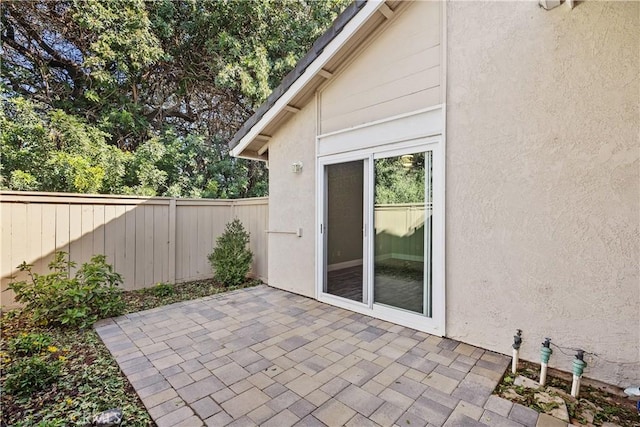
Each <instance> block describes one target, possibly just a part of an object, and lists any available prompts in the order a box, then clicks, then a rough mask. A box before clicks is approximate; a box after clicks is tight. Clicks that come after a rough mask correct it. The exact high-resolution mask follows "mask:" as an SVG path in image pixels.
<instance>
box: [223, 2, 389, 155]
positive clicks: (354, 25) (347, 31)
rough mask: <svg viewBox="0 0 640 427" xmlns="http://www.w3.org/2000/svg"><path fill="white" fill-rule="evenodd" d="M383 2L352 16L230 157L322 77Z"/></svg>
mask: <svg viewBox="0 0 640 427" xmlns="http://www.w3.org/2000/svg"><path fill="white" fill-rule="evenodd" d="M384 4H385V2H384V0H369V1H368V2H367V4H366V5H365V6H364V7H363V8H362V9H361V10H360V11H359V12H358V13H357V15H356V16H354V17H353V18H352V19H351V20H350V21H349V22H348V23H347V24H346V25H345V26H344V28H343V30H342V31H341V32H340V34H338V35H337V36H336V37H335V38H334V39H333V40H332V41H331V42H329V44H328V45H327V47H325V49H324V50H323V52H322V53H321V54H320V55H318V57H317V58H316V59H315V60H314V61H313V62H312V63H311V64H309V66H308V67H307V69H306V70H305V72H304V73H302V75H301V76H300V77H299V78H298V79H297V80H296V81H295V82H294V83H293V84H292V85H291V87H289V89H288V90H287V91H286V92H285V93H283V94H282V96H281V97H280V98H279V99H278V100H277V101H276V102H275V104H274V105H273V106H272V107H271V108H270V109H269V111H267V112H266V113H265V115H264V116H262V118H261V119H260V120H259V121H258V122H257V123H256V124H255V125H253V127H252V128H251V130H250V131H249V132H247V134H246V135H245V136H244V137H242V139H241V140H240V141H239V142H238V145H236V146H235V147H234V148H233V149H232V150H231V155H232V156H235V157H241V153H242V151H243V150H244V149H245V148H246V147H247V146H248V145H249V144H250V143H251V141H253V140H254V139H255V138H256V137H257V136H258V135H259V134H260V132H262V130H264V128H265V127H266V126H267V124H269V122H270V121H271V120H273V119H274V118H275V117H276V116H277V115H278V114H280V112H282V111H283V110H285V109H286V107H287V106H288V105H289V103H290V102H291V100H292V99H293V98H294V97H295V96H296V95H297V94H298V93H299V92H300V91H301V90H302V89H303V88H304V87H305V86H306V85H307V83H309V82H310V81H311V79H312V78H313V77H315V76H316V75H318V74H320V75H323V74H322V73H323V71H324V70H322V67H324V66H325V65H326V63H327V62H328V61H329V60H330V59H331V58H332V57H333V56H334V55H335V54H336V53H337V52H338V51H339V50H340V49H341V48H342V47H343V46H344V45H345V43H346V42H347V41H349V39H350V38H351V36H352V35H354V34H355V33H356V32H357V31H358V29H359V28H360V27H362V25H364V24H365V23H366V22H367V21H368V20H369V18H370V17H371V16H373V15H374V14H375V13H376V12H377V11H378V9H379V8H380V7H381V6H382V5H384Z"/></svg>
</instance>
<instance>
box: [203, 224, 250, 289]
mask: <svg viewBox="0 0 640 427" xmlns="http://www.w3.org/2000/svg"><path fill="white" fill-rule="evenodd" d="M248 244H249V233H248V232H247V231H246V230H245V229H244V226H243V225H242V222H241V221H240V220H239V219H238V218H236V219H234V220H233V221H231V222H230V223H228V224H227V226H226V228H225V230H224V233H222V234H221V235H220V237H218V239H217V240H216V247H215V248H214V249H213V252H212V253H210V254H209V256H208V258H209V262H210V263H211V267H212V268H213V270H214V275H215V279H216V280H218V281H219V282H221V283H223V284H225V285H226V286H238V285H240V284H241V283H243V282H244V281H245V280H246V277H247V273H248V272H249V268H250V267H251V261H252V260H253V253H252V252H251V250H249V249H248V248H247V245H248Z"/></svg>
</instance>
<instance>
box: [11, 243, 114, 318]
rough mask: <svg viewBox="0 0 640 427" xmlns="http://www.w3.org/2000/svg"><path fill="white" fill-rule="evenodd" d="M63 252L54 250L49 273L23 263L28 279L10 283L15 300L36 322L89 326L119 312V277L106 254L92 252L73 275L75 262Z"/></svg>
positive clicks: (21, 269)
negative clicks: (35, 271)
mask: <svg viewBox="0 0 640 427" xmlns="http://www.w3.org/2000/svg"><path fill="white" fill-rule="evenodd" d="M66 255H67V254H66V253H65V252H56V253H55V255H54V259H53V261H51V263H49V270H50V271H51V273H49V274H43V275H40V274H37V273H32V271H31V268H32V267H33V266H32V265H30V264H27V263H25V262H23V263H22V264H21V265H19V266H18V269H19V270H20V271H26V272H28V273H29V276H30V280H29V281H26V280H25V281H20V282H13V283H11V284H9V288H10V289H11V290H13V291H14V292H15V294H16V301H19V302H22V303H24V304H25V310H27V311H30V312H31V313H32V315H33V317H34V320H36V321H42V322H44V323H54V324H61V325H68V326H77V327H81V328H86V327H90V326H91V325H92V324H93V323H94V322H95V321H96V320H98V319H99V318H103V317H110V316H116V315H119V314H121V313H122V311H123V310H124V302H123V301H122V295H121V290H120V289H119V288H118V285H119V284H122V278H121V276H120V275H119V274H118V273H116V272H114V271H113V267H112V266H111V265H109V264H107V263H106V261H105V260H106V258H105V256H104V255H94V256H93V257H92V258H91V261H90V262H88V263H84V264H83V265H82V266H81V267H80V269H79V270H78V272H77V273H76V275H75V277H73V278H72V277H70V275H69V271H70V269H71V268H72V267H75V263H73V262H71V261H68V260H67V258H66Z"/></svg>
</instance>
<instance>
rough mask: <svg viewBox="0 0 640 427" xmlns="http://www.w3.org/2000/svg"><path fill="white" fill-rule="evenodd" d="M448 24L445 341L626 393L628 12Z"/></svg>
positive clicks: (635, 16)
mask: <svg viewBox="0 0 640 427" xmlns="http://www.w3.org/2000/svg"><path fill="white" fill-rule="evenodd" d="M447 16H448V68H447V70H448V74H447V76H448V77H447V78H448V80H447V83H448V84H447V176H446V190H447V193H446V203H447V205H446V230H447V231H446V247H447V252H446V264H447V268H446V283H447V284H446V288H447V335H449V336H450V337H452V338H455V339H459V340H462V341H465V342H468V343H471V344H477V345H479V346H481V347H485V348H489V349H492V350H496V351H499V352H503V353H508V352H510V351H511V349H510V344H511V342H512V338H511V337H512V335H513V334H514V332H515V329H516V328H521V329H523V330H524V345H523V349H522V350H523V355H524V357H525V358H526V359H529V360H534V361H538V360H539V347H540V342H541V341H542V339H543V338H544V337H546V336H548V337H551V338H552V342H554V343H557V344H558V345H561V346H564V347H571V348H577V347H579V348H582V349H584V350H587V351H589V352H592V353H596V354H599V355H601V356H600V357H588V359H587V362H588V363H589V368H588V369H587V370H586V371H585V375H586V376H590V377H595V378H597V379H600V380H604V381H606V382H608V383H613V384H618V385H629V384H638V383H639V382H640V363H638V360H639V359H640V277H639V275H638V272H639V267H640V264H639V260H640V247H639V244H640V232H639V224H640V163H639V152H640V142H639V131H640V120H639V114H640V111H639V108H638V104H639V100H640V84H639V80H638V78H639V74H640V60H639V57H640V43H639V41H640V19H639V18H640V4H639V3H637V2H629V3H625V2H591V1H589V2H579V3H578V4H577V7H576V8H575V9H574V10H569V9H568V7H566V6H565V5H563V6H562V7H559V8H557V9H554V10H551V11H545V10H543V9H540V8H539V7H538V5H537V4H536V2H511V3H504V2H486V3H478V2H449V3H448V10H447ZM605 359H606V360H605ZM634 362H635V363H634ZM624 363H626V364H624ZM551 365H552V366H556V367H558V368H561V369H563V370H570V369H571V357H568V356H565V355H563V354H562V353H561V352H560V351H557V350H556V351H555V352H554V355H553V356H552V358H551Z"/></svg>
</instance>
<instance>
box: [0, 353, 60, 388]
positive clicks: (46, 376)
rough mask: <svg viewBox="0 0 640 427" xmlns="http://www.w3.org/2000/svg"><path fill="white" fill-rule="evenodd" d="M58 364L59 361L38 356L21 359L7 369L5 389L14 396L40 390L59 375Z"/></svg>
mask: <svg viewBox="0 0 640 427" xmlns="http://www.w3.org/2000/svg"><path fill="white" fill-rule="evenodd" d="M60 366H61V363H60V362H59V361H55V362H51V361H46V360H44V359H42V358H41V357H40V356H32V357H30V358H28V359H22V360H20V361H18V362H16V363H14V364H13V365H11V367H9V369H7V378H6V380H5V383H4V387H5V390H6V391H7V393H11V394H14V395H16V396H27V395H29V394H31V393H33V392H34V391H37V390H42V389H44V388H45V387H46V386H48V385H49V384H51V383H53V382H55V381H56V379H57V378H58V377H59V376H60Z"/></svg>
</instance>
